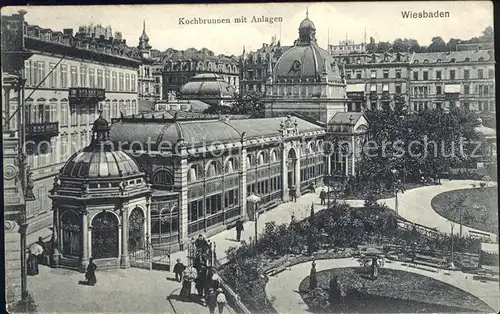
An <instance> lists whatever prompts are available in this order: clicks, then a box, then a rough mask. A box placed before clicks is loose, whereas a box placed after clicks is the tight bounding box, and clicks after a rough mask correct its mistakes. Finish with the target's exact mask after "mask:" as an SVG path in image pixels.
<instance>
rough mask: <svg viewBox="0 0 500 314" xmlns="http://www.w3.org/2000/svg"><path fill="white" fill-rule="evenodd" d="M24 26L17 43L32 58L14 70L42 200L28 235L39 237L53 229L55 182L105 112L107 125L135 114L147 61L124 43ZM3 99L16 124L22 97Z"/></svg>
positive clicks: (34, 207) (33, 208)
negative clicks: (142, 66) (51, 194)
mask: <svg viewBox="0 0 500 314" xmlns="http://www.w3.org/2000/svg"><path fill="white" fill-rule="evenodd" d="M2 19H3V17H2ZM11 19H12V17H11ZM14 19H15V17H14ZM23 23H24V26H23V27H22V28H21V30H20V31H19V32H16V33H15V34H12V36H13V37H15V38H17V37H19V38H18V42H20V43H22V45H20V46H19V47H18V48H19V51H24V52H26V53H23V54H18V55H19V56H20V58H18V60H17V61H16V62H14V61H12V60H11V61H9V64H11V65H14V64H17V67H18V69H19V70H20V71H21V72H22V77H23V78H24V79H25V88H24V90H23V92H24V95H23V96H21V97H22V98H24V100H25V102H24V107H25V109H26V112H25V116H26V143H27V144H26V153H27V155H28V157H27V159H28V160H27V162H28V165H29V167H30V171H32V172H33V179H34V190H33V192H34V195H35V197H36V199H37V200H36V201H35V202H30V203H28V204H27V216H28V220H29V221H30V224H29V230H28V233H33V232H36V231H38V230H44V228H46V227H49V226H50V225H51V224H52V205H51V202H50V199H49V197H48V196H49V190H50V188H51V186H52V183H53V178H54V175H55V174H56V173H57V171H58V169H59V168H60V167H61V166H62V165H63V164H64V162H65V161H66V160H67V159H68V157H69V156H71V154H73V153H74V152H76V151H78V150H79V149H80V148H82V147H85V146H86V145H87V144H88V143H89V140H90V136H91V134H90V128H91V124H92V122H93V121H94V120H95V119H96V117H97V116H98V112H99V110H102V111H103V115H104V117H105V118H106V119H111V118H113V117H114V118H117V117H119V116H120V115H121V114H124V115H128V114H133V113H137V110H138V106H137V70H138V68H139V65H140V64H141V60H140V56H138V55H137V54H135V53H134V52H133V51H132V50H131V49H130V48H129V47H128V46H126V44H125V41H124V40H123V39H121V38H116V37H115V38H113V37H111V38H105V37H104V35H100V36H99V38H96V36H93V35H92V33H89V32H78V33H76V34H73V31H72V30H71V29H66V30H64V32H59V31H52V30H50V29H44V28H40V27H39V26H37V25H29V24H28V23H26V22H23ZM4 26H5V28H4ZM11 30H12V29H11ZM4 32H9V29H8V28H7V24H2V33H4ZM11 33H12V31H11ZM118 35H119V34H118ZM118 37H120V35H119V36H118ZM2 70H5V69H2ZM4 92H5V90H4ZM4 99H6V101H5V102H3V109H4V115H5V116H7V115H8V116H15V115H16V111H17V110H18V108H19V103H20V101H19V96H18V95H17V94H16V93H14V92H13V91H12V90H10V91H9V94H8V95H4ZM8 128H9V129H10V130H16V129H18V128H19V121H17V120H16V119H15V118H14V119H11V120H10V121H9V122H8ZM44 236H45V234H44ZM34 241H36V238H34V239H33V242H34Z"/></svg>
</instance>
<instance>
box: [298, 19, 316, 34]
mask: <svg viewBox="0 0 500 314" xmlns="http://www.w3.org/2000/svg"><path fill="white" fill-rule="evenodd" d="M301 29H316V26H314V23H313V21H311V20H310V19H309V17H306V18H305V19H304V20H303V21H302V22H300V25H299V31H300V30H301Z"/></svg>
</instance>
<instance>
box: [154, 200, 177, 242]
mask: <svg viewBox="0 0 500 314" xmlns="http://www.w3.org/2000/svg"><path fill="white" fill-rule="evenodd" d="M178 231H179V211H178V208H177V207H174V208H171V209H170V208H163V209H161V211H158V210H152V211H151V234H152V235H158V236H159V238H160V243H161V238H162V235H166V234H167V235H170V234H171V233H173V232H178ZM168 238H169V237H167V239H168Z"/></svg>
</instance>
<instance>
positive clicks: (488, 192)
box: [431, 187, 498, 233]
mask: <svg viewBox="0 0 500 314" xmlns="http://www.w3.org/2000/svg"><path fill="white" fill-rule="evenodd" d="M464 196H466V197H467V198H466V199H465V201H464V202H463V207H465V209H468V211H469V212H470V214H471V216H472V217H469V218H468V219H465V218H463V219H462V223H463V224H464V225H467V226H469V227H472V228H476V229H479V230H482V231H487V232H491V233H498V192H497V187H486V188H479V187H478V188H472V189H465V190H455V191H448V192H444V193H441V194H439V195H437V196H435V197H434V198H433V199H432V201H431V205H432V208H433V209H434V210H435V211H436V213H438V214H439V215H441V216H443V217H444V218H446V219H449V220H451V221H453V222H456V223H457V224H458V223H459V221H460V213H459V211H458V210H454V209H453V208H452V207H451V206H450V204H452V202H457V200H459V199H460V197H464ZM464 212H466V211H465V210H463V211H462V217H464V216H465V213H464Z"/></svg>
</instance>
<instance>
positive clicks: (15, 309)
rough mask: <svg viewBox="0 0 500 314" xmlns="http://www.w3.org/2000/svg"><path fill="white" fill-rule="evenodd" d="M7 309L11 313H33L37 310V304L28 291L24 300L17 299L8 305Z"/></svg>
mask: <svg viewBox="0 0 500 314" xmlns="http://www.w3.org/2000/svg"><path fill="white" fill-rule="evenodd" d="M7 311H8V312H11V313H35V312H37V305H36V302H35V299H34V298H33V296H32V295H31V294H30V293H28V295H27V297H26V301H22V300H19V301H18V302H17V303H14V304H12V305H11V306H9V307H8V308H7Z"/></svg>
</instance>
